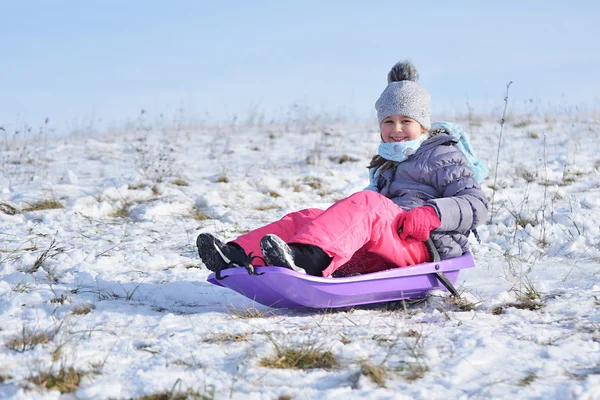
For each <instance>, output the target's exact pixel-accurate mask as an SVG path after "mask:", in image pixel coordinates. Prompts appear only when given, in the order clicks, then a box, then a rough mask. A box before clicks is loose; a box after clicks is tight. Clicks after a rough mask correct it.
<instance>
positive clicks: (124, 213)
mask: <svg viewBox="0 0 600 400" xmlns="http://www.w3.org/2000/svg"><path fill="white" fill-rule="evenodd" d="M130 207H131V205H130V204H129V203H125V204H123V205H122V206H121V207H119V208H117V209H116V210H115V211H113V212H112V213H110V214H108V216H109V217H113V218H127V217H129V208H130Z"/></svg>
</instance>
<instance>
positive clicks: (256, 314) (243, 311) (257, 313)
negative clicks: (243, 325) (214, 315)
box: [228, 306, 275, 319]
mask: <svg viewBox="0 0 600 400" xmlns="http://www.w3.org/2000/svg"><path fill="white" fill-rule="evenodd" d="M228 311H229V313H230V314H231V315H233V316H235V317H237V318H239V319H250V318H270V317H273V316H275V313H274V312H273V311H271V310H268V309H267V310H260V309H258V308H256V307H254V306H250V307H245V308H236V307H232V308H230V309H228Z"/></svg>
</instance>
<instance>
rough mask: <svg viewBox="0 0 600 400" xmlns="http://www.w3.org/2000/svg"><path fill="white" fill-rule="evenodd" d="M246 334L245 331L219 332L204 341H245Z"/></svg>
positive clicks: (246, 339)
mask: <svg viewBox="0 0 600 400" xmlns="http://www.w3.org/2000/svg"><path fill="white" fill-rule="evenodd" d="M247 341H248V335H247V334H245V333H219V334H216V335H214V336H212V337H209V338H206V339H204V342H205V343H219V344H222V343H237V342H247Z"/></svg>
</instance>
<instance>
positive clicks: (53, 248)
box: [26, 239, 63, 274]
mask: <svg viewBox="0 0 600 400" xmlns="http://www.w3.org/2000/svg"><path fill="white" fill-rule="evenodd" d="M62 252H63V249H62V248H61V247H58V246H57V245H56V240H54V239H52V242H50V245H49V246H48V248H46V249H44V251H42V253H41V254H40V255H39V256H38V258H37V259H36V260H35V262H34V263H33V266H32V267H31V268H29V269H28V270H27V271H26V273H28V274H32V273H34V272H36V271H37V270H38V269H40V268H41V267H42V265H44V262H45V261H46V260H47V259H48V258H52V257H54V256H55V255H57V254H60V253H62Z"/></svg>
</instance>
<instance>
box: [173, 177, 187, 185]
mask: <svg viewBox="0 0 600 400" xmlns="http://www.w3.org/2000/svg"><path fill="white" fill-rule="evenodd" d="M171 183H172V184H173V185H175V186H190V184H189V182H188V181H186V180H185V179H182V178H177V179H175V180H174V181H172V182H171Z"/></svg>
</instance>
